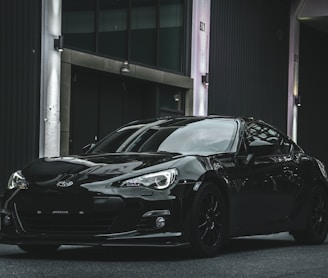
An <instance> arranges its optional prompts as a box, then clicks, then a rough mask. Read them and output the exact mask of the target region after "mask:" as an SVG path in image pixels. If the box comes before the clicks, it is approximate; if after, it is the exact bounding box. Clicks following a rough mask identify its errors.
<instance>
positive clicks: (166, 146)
mask: <svg viewBox="0 0 328 278" xmlns="http://www.w3.org/2000/svg"><path fill="white" fill-rule="evenodd" d="M236 131H237V121H236V120H234V119H224V118H211V119H192V118H191V119H187V120H186V119H183V120H181V119H180V121H177V120H172V121H164V122H157V124H154V123H152V124H144V125H132V126H127V127H124V128H122V129H119V130H117V131H116V132H114V133H112V134H111V135H109V136H108V137H106V138H105V139H104V140H102V141H101V142H99V143H98V144H97V145H96V146H95V147H94V148H93V149H92V150H91V153H108V152H171V153H181V154H200V155H208V154H213V153H222V152H234V151H235V149H236V142H235V141H236V140H235V138H236Z"/></svg>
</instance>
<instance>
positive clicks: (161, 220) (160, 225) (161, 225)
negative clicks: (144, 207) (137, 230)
mask: <svg viewBox="0 0 328 278" xmlns="http://www.w3.org/2000/svg"><path fill="white" fill-rule="evenodd" d="M155 226H156V228H157V229H162V228H164V226H165V218H164V217H157V218H156V221H155Z"/></svg>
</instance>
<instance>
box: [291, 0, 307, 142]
mask: <svg viewBox="0 0 328 278" xmlns="http://www.w3.org/2000/svg"><path fill="white" fill-rule="evenodd" d="M303 4H304V0H294V1H292V2H291V12H290V36H289V72H288V108H287V134H288V136H289V137H291V138H292V139H293V140H294V141H295V142H297V112H298V111H297V109H298V107H297V105H296V104H295V99H296V98H297V97H298V75H299V72H298V69H299V40H300V22H299V21H298V14H299V12H300V9H301V8H302V6H303Z"/></svg>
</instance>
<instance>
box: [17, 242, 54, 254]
mask: <svg viewBox="0 0 328 278" xmlns="http://www.w3.org/2000/svg"><path fill="white" fill-rule="evenodd" d="M18 247H19V248H20V249H22V250H23V251H25V252H27V253H31V254H32V253H33V254H47V253H53V252H55V251H56V250H57V249H58V248H59V247H60V245H58V244H51V245H44V244H40V245H36V244H35V245H34V244H20V245H18Z"/></svg>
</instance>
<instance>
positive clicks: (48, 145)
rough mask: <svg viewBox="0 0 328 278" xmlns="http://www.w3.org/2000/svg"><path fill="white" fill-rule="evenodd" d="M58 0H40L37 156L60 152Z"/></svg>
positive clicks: (59, 14)
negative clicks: (39, 79) (38, 136)
mask: <svg viewBox="0 0 328 278" xmlns="http://www.w3.org/2000/svg"><path fill="white" fill-rule="evenodd" d="M61 12H62V1H61V0H42V31H41V84H40V142H39V157H50V156H58V155H59V152H60V64H61V63H60V61H61V51H62V50H63V49H62V47H63V45H62V42H63V41H62V36H61Z"/></svg>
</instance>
